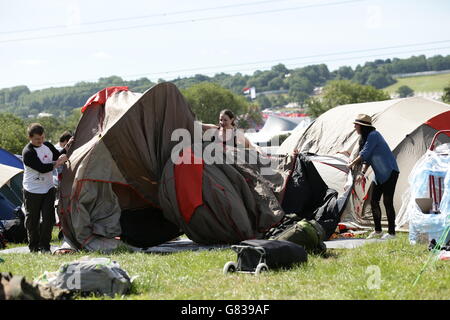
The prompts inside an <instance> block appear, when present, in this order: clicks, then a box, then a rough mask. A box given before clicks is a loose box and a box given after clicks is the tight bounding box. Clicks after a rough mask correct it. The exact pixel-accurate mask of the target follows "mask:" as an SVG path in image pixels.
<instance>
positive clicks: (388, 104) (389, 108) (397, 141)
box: [280, 97, 450, 227]
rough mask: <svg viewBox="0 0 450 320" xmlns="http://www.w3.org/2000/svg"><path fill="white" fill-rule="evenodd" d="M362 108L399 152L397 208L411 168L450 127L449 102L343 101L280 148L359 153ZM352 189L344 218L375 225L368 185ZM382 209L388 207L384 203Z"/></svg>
mask: <svg viewBox="0 0 450 320" xmlns="http://www.w3.org/2000/svg"><path fill="white" fill-rule="evenodd" d="M360 113H365V114H368V115H370V116H371V117H372V119H373V125H374V126H375V127H376V129H377V130H378V131H379V132H380V133H381V134H382V135H383V136H384V138H385V140H386V142H387V143H388V144H389V146H390V148H391V150H392V151H393V153H394V155H395V156H396V159H397V162H398V165H399V168H400V176H399V180H398V183H397V188H396V192H395V197H394V207H395V209H396V212H397V213H398V212H399V210H400V207H401V204H402V195H403V194H404V193H405V191H406V190H407V188H408V181H407V179H408V175H409V172H410V171H411V169H412V167H413V166H414V164H415V163H416V161H417V160H418V159H419V158H420V157H421V156H422V155H423V154H424V153H425V152H426V150H427V148H428V147H429V145H430V143H431V140H432V138H433V136H434V134H435V133H436V132H437V131H438V130H442V129H449V128H450V105H448V104H445V103H442V102H438V101H435V100H431V99H426V98H421V97H412V98H404V99H393V100H386V101H379V102H368V103H358V104H349V105H342V106H338V107H336V108H333V109H331V110H329V111H327V112H325V113H324V114H322V115H321V116H319V117H318V118H317V119H316V120H315V121H314V122H313V123H312V124H311V125H310V126H309V127H308V128H307V129H306V130H305V131H304V132H303V133H301V135H300V136H299V137H297V141H296V143H292V140H290V141H288V140H286V141H285V143H286V145H284V143H283V144H282V145H281V147H280V150H282V151H283V152H284V153H291V152H292V151H293V150H294V149H298V150H300V151H301V152H312V153H316V154H320V155H332V156H336V157H340V158H342V157H343V156H342V155H341V154H338V152H342V151H347V152H348V153H349V154H352V155H355V154H356V152H357V142H358V138H359V136H358V135H357V133H356V132H355V130H354V125H353V121H354V119H355V117H356V115H357V114H360ZM449 141H450V137H448V136H446V135H440V136H439V143H447V142H449ZM288 143H289V145H287V144H288ZM369 170H370V169H369ZM321 173H322V172H321ZM368 174H369V178H370V179H369V181H368V183H370V182H371V180H372V179H373V174H372V173H371V171H369V172H368ZM322 176H323V177H324V178H325V180H326V179H327V177H328V179H330V180H333V179H335V178H334V177H333V176H332V174H331V175H330V174H329V173H323V174H322ZM335 180H336V179H335ZM344 184H345V183H344V181H341V182H340V183H339V184H338V185H341V186H343V185H344ZM341 191H342V190H341ZM353 191H354V192H353V193H352V196H351V197H350V201H349V202H348V204H347V208H346V213H344V216H345V218H344V219H346V220H349V221H353V222H356V223H358V224H360V225H371V224H372V216H371V211H370V190H369V188H368V184H367V185H363V184H362V185H356V186H354V190H353ZM381 208H382V210H384V208H383V206H381ZM406 223H407V219H406V218H405V216H402V215H397V218H396V224H397V227H405V226H406Z"/></svg>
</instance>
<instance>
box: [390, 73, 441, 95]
mask: <svg viewBox="0 0 450 320" xmlns="http://www.w3.org/2000/svg"><path fill="white" fill-rule="evenodd" d="M448 85H450V73H444V74H436V75H429V76H415V77H407V78H397V82H396V83H394V84H393V85H390V86H389V87H387V88H384V89H383V90H385V91H387V92H388V93H389V94H392V93H395V92H396V91H397V89H398V88H399V87H401V86H408V87H410V88H411V89H413V90H414V92H442V91H444V88H445V87H447V86H448Z"/></svg>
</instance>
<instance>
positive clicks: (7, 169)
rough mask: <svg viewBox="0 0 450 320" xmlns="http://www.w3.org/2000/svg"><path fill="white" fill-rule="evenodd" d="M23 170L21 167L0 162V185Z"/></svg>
mask: <svg viewBox="0 0 450 320" xmlns="http://www.w3.org/2000/svg"><path fill="white" fill-rule="evenodd" d="M22 172H23V169H19V168H17V167H11V166H9V165H5V164H0V187H2V186H3V185H4V184H6V183H7V182H8V181H9V180H11V179H12V178H14V177H15V176H16V175H18V174H20V173H22Z"/></svg>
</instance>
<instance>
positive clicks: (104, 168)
mask: <svg viewBox="0 0 450 320" xmlns="http://www.w3.org/2000/svg"><path fill="white" fill-rule="evenodd" d="M82 110H84V112H83V114H82V117H81V119H80V121H79V123H78V126H77V129H76V133H75V136H74V138H75V142H74V144H73V146H71V148H70V150H69V152H68V156H69V159H70V161H69V164H68V166H67V168H65V169H64V171H63V174H62V176H63V178H62V181H61V187H60V193H61V200H60V202H59V208H58V213H59V215H60V220H61V221H62V228H63V233H64V235H65V238H66V240H68V242H69V243H70V244H71V245H72V246H73V247H75V248H81V247H85V248H87V249H93V250H95V249H104V248H107V247H115V246H116V245H117V241H114V239H115V237H118V236H120V235H121V234H122V228H121V218H123V217H122V213H123V212H126V213H124V215H128V217H131V218H136V219H135V224H138V225H139V224H142V215H144V216H145V217H146V218H148V219H150V220H147V223H148V225H149V228H147V229H145V233H146V234H148V236H149V237H150V239H148V241H147V246H150V245H152V244H153V245H154V244H159V243H162V242H165V241H167V240H170V239H171V238H173V237H174V236H176V235H177V234H178V233H179V232H178V228H177V227H176V226H174V225H173V224H171V223H170V222H168V221H167V220H165V219H164V218H163V217H162V213H161V210H160V207H159V204H158V181H159V179H160V178H161V173H162V170H163V168H164V165H165V164H166V162H167V160H168V159H169V158H170V153H171V150H172V147H173V146H174V145H175V144H176V142H175V141H171V134H172V131H173V130H174V129H176V128H185V129H186V130H188V131H190V132H192V130H193V124H194V114H193V113H192V111H191V109H190V107H189V106H188V105H187V103H186V101H185V100H184V98H183V96H182V95H181V93H180V92H179V91H178V89H177V88H176V87H175V86H174V85H172V84H169V83H163V84H159V85H157V86H155V87H153V88H151V89H150V90H148V91H147V92H145V93H144V94H140V93H132V92H130V91H126V88H115V90H114V88H107V89H105V90H103V91H101V92H99V93H98V94H96V95H94V96H93V97H91V98H90V99H89V100H88V103H87V104H86V105H85V106H84V107H83V109H82ZM146 212H151V213H152V214H146ZM136 220H137V221H136ZM144 220H145V219H144ZM139 222H141V223H139ZM152 237H153V238H152Z"/></svg>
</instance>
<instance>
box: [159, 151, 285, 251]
mask: <svg viewBox="0 0 450 320" xmlns="http://www.w3.org/2000/svg"><path fill="white" fill-rule="evenodd" d="M207 145H208V144H207V143H205V146H207ZM227 152H232V151H227ZM175 167H176V165H174V163H172V161H170V160H169V161H168V162H167V164H166V167H165V168H164V171H163V178H162V180H161V187H160V192H159V196H160V204H161V206H162V208H163V212H164V215H165V217H166V219H167V220H169V221H172V222H173V223H174V224H176V225H178V226H179V228H180V229H181V230H183V232H184V233H185V234H186V235H187V236H188V237H189V239H191V240H193V241H195V242H196V243H199V244H207V245H209V244H233V243H238V242H240V241H243V240H247V239H261V238H262V237H263V235H264V233H265V232H266V231H267V230H268V229H269V228H270V227H272V226H273V225H275V224H277V223H278V222H279V221H280V220H281V219H282V217H283V215H284V212H283V210H282V209H281V207H280V206H279V203H278V200H277V198H276V196H275V194H274V193H273V191H272V190H271V188H270V187H269V185H270V182H269V181H266V180H265V179H264V178H263V177H261V176H259V175H258V174H257V173H256V172H255V168H253V167H251V166H247V167H246V166H244V165H242V166H241V165H238V164H226V163H223V164H216V163H214V164H206V163H205V164H204V166H203V181H202V195H203V204H202V205H200V206H198V207H197V208H196V209H195V211H194V213H193V214H192V216H191V218H190V220H189V221H186V220H185V219H184V218H183V214H182V213H181V212H180V208H179V206H178V203H179V201H178V199H177V193H176V191H175V189H176V187H175V181H176V179H175V178H174V171H175V169H174V168H175ZM185 183H189V182H188V181H185Z"/></svg>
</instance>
